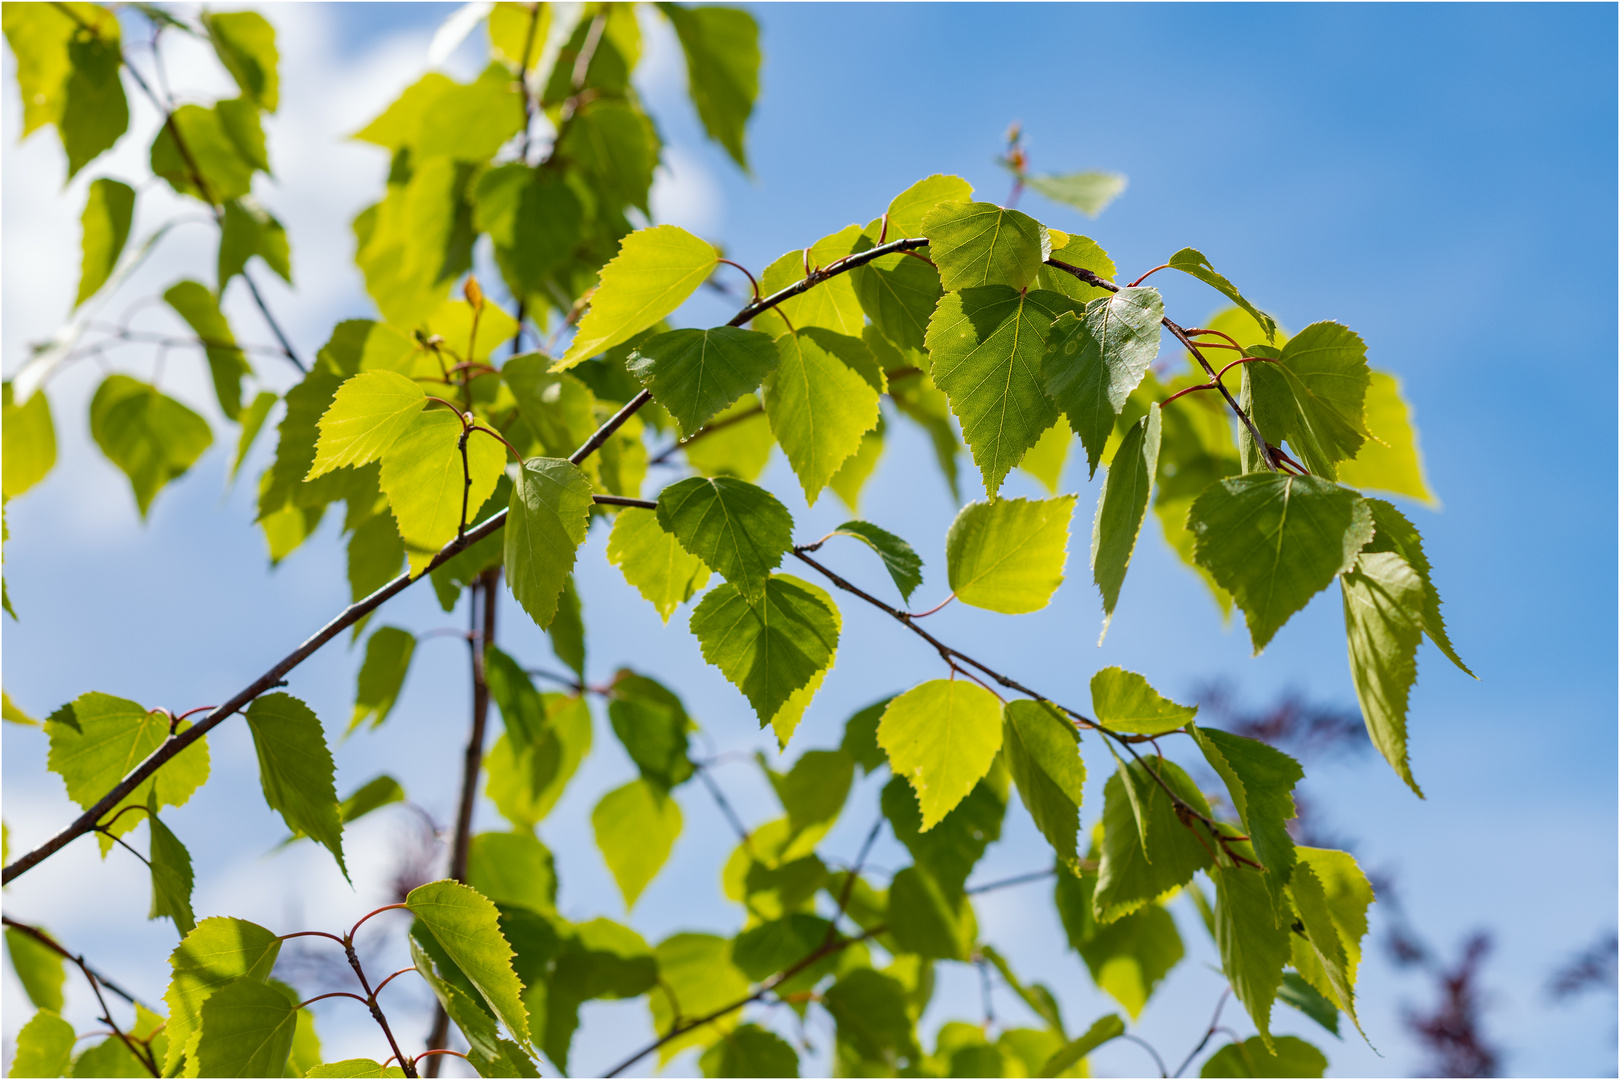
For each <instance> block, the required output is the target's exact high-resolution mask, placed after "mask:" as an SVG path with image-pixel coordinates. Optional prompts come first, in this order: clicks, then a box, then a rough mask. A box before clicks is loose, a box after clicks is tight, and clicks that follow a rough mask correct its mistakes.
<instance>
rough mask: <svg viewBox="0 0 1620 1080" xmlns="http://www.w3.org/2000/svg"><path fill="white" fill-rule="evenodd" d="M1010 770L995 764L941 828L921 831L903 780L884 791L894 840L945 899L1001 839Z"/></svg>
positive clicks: (914, 804) (958, 889) (896, 778)
mask: <svg viewBox="0 0 1620 1080" xmlns="http://www.w3.org/2000/svg"><path fill="white" fill-rule="evenodd" d="M1007 782H1008V770H1007V769H1005V768H1003V767H1001V766H1000V765H999V764H997V761H996V759H992V761H991V765H990V770H989V772H987V773H986V774H985V777H984V779H982V780H980V781H979V782H978V783H977V784H975V785H974V786H973V790H971V791H969V792H968V793H967V797H966V798H964V799H963V800H962V801H961V802H959V803H957V804H956V807H955V809H953V810H951V811H950V812H949V813H948V814H946V815H945V816H944V818H942V819H941V820H940V821H939V822H938V823H937V824H935V825H934V826H932V827H931V828H929V829H928V830H927V831H924V830H923V818H922V810H921V808H920V807H919V806H918V799H917V796H916V791H915V789H914V788H913V787H912V786H911V784H910V782H909V781H907V780H906V779H905V778H903V777H901V776H898V775H897V776H893V777H891V778H890V780H889V782H888V783H887V784H885V785H884V787H883V795H882V798H881V800H880V802H881V805H882V809H883V816H884V817H886V818H888V819H889V825H890V826H891V827H892V828H893V829H894V836H895V839H896V840H899V841H900V842H901V843H902V844H904V845H905V847H906V850H907V851H909V852H911V857H912V859H913V860H915V861H916V863H917V865H918V866H920V867H922V868H923V869H924V870H927V871H928V873H929V875H930V876H931V877H932V878H933V879H934V880H935V881H937V882H938V883H939V885H940V888H942V889H944V890H945V892H946V894H947V895H952V894H955V893H958V892H961V891H962V888H963V887H964V885H965V884H966V883H967V879H968V875H969V874H971V873H972V872H973V867H974V866H975V865H976V864H977V863H978V861H979V859H980V858H981V857H983V855H984V852H985V849H986V847H988V846H989V845H990V844H993V843H995V841H996V840H997V839H998V838H999V837H1000V836H1001V826H1002V822H1003V820H1004V819H1005V817H1006V813H1007V799H1008V797H1009V792H1008V784H1007Z"/></svg>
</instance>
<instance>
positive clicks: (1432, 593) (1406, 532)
mask: <svg viewBox="0 0 1620 1080" xmlns="http://www.w3.org/2000/svg"><path fill="white" fill-rule="evenodd" d="M1367 505H1368V506H1370V507H1372V515H1373V525H1374V528H1375V532H1374V533H1373V538H1372V541H1371V543H1369V544H1368V545H1367V546H1366V547H1365V548H1363V549H1362V552H1363V554H1368V555H1370V554H1373V553H1376V552H1380V551H1391V552H1394V553H1396V554H1398V555H1399V556H1400V557H1401V558H1402V559H1404V560H1405V561H1406V564H1407V565H1408V566H1410V567H1411V568H1412V572H1413V573H1414V574H1416V575H1417V576H1418V580H1419V581H1421V582H1422V583H1423V612H1422V621H1423V632H1424V633H1425V634H1428V635H1429V640H1431V641H1433V642H1434V644H1435V647H1436V648H1438V649H1439V650H1440V651H1441V652H1443V653H1445V654H1446V659H1448V660H1450V661H1451V662H1452V663H1453V664H1456V665H1457V666H1458V667H1459V668H1461V669H1462V671H1463V673H1464V674H1466V675H1473V674H1474V673H1473V672H1472V671H1469V670H1468V665H1467V664H1465V663H1463V662H1462V659H1461V658H1460V657H1459V656H1458V655H1457V651H1456V650H1455V649H1453V648H1452V647H1451V639H1450V637H1449V636H1448V635H1447V634H1446V621H1445V619H1444V618H1442V617H1441V615H1440V592H1439V590H1437V589H1436V588H1435V587H1434V581H1433V579H1432V577H1431V573H1430V569H1429V558H1428V556H1427V555H1425V554H1424V553H1423V537H1421V536H1419V535H1418V531H1417V528H1416V527H1415V526H1414V525H1413V524H1412V523H1411V522H1410V521H1408V520H1407V518H1406V515H1404V514H1402V513H1401V512H1400V511H1399V510H1397V509H1395V507H1393V506H1391V505H1390V504H1389V503H1387V502H1385V501H1384V500H1382V499H1368V500H1367Z"/></svg>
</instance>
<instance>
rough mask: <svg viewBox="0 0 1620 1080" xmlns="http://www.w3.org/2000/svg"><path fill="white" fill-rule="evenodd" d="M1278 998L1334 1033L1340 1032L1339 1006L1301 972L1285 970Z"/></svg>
mask: <svg viewBox="0 0 1620 1080" xmlns="http://www.w3.org/2000/svg"><path fill="white" fill-rule="evenodd" d="M1277 1000H1278V1001H1280V1002H1282V1003H1283V1004H1284V1005H1292V1006H1293V1007H1294V1008H1296V1009H1298V1010H1299V1011H1300V1012H1302V1013H1304V1014H1305V1015H1306V1016H1308V1017H1310V1018H1311V1019H1312V1020H1315V1021H1316V1022H1317V1023H1318V1024H1321V1025H1322V1026H1323V1027H1324V1028H1326V1029H1327V1030H1329V1031H1331V1032H1332V1033H1333V1034H1335V1035H1337V1034H1338V1033H1339V1007H1338V1006H1337V1005H1335V1004H1333V1002H1331V1001H1329V1000H1328V999H1327V998H1325V997H1323V996H1322V995H1321V994H1320V993H1319V992H1318V991H1317V989H1316V987H1314V986H1312V985H1311V984H1310V983H1308V982H1306V981H1305V979H1304V978H1303V977H1302V976H1301V975H1300V973H1299V972H1297V971H1285V972H1283V981H1282V986H1281V987H1279V988H1278V990H1277ZM1283 1037H1284V1038H1286V1036H1283Z"/></svg>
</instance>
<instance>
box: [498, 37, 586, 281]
mask: <svg viewBox="0 0 1620 1080" xmlns="http://www.w3.org/2000/svg"><path fill="white" fill-rule="evenodd" d="M496 10H497V11H499V10H501V9H499V8H497V9H496ZM541 10H542V11H549V10H550V9H549V8H542V9H541ZM492 18H493V16H492ZM524 20H525V22H527V20H528V16H527V14H525V15H524ZM473 200H474V201H473V227H474V228H475V229H477V230H478V231H479V232H484V233H488V234H489V238H490V240H491V241H492V242H493V243H494V246H495V261H496V263H497V264H498V265H499V266H500V268H501V275H502V276H503V277H504V278H505V279H506V283H507V285H508V286H509V287H510V288H511V290H512V292H513V294H514V295H515V296H519V297H523V296H530V295H533V294H536V293H540V292H541V290H542V289H543V288H544V287H545V278H546V275H547V274H548V273H549V272H551V271H552V270H554V269H557V267H558V265H559V264H560V263H562V262H563V261H564V260H565V259H567V258H568V256H569V255H570V254H572V253H573V251H574V249H575V248H576V247H578V246H579V242H580V239H581V236H582V233H583V231H584V228H585V207H584V204H583V203H582V202H581V201H580V196H579V194H578V193H577V192H576V191H575V190H574V188H573V187H572V186H571V185H570V184H569V183H568V181H567V179H566V178H565V177H563V176H560V175H559V174H558V173H557V172H556V171H554V170H552V169H546V168H538V169H535V168H530V167H529V166H527V165H525V164H523V163H522V162H510V163H508V164H506V165H496V166H493V167H491V168H490V169H489V170H488V171H487V172H485V173H484V174H483V175H482V176H480V177H479V178H478V185H477V187H476V188H475V190H474V194H473Z"/></svg>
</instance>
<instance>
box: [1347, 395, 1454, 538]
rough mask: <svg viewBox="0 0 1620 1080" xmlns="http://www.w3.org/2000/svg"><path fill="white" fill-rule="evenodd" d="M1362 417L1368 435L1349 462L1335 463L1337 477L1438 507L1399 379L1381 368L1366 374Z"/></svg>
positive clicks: (1360, 485)
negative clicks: (1364, 420)
mask: <svg viewBox="0 0 1620 1080" xmlns="http://www.w3.org/2000/svg"><path fill="white" fill-rule="evenodd" d="M1369 374H1370V376H1371V381H1370V382H1368V384H1367V398H1366V403H1365V409H1364V414H1365V419H1366V428H1367V432H1368V434H1369V435H1370V436H1371V438H1369V439H1368V440H1367V441H1366V442H1364V443H1363V444H1362V446H1361V449H1360V450H1359V451H1357V453H1356V456H1355V457H1354V458H1352V459H1350V460H1349V461H1341V462H1339V480H1340V481H1341V482H1343V483H1346V484H1350V485H1351V486H1353V487H1359V488H1376V489H1377V490H1379V491H1388V492H1392V493H1394V494H1396V495H1405V496H1407V497H1409V498H1413V499H1417V500H1418V501H1419V502H1422V503H1426V504H1428V505H1429V506H1430V507H1433V508H1438V507H1439V505H1440V500H1438V499H1436V498H1435V497H1434V492H1433V491H1431V490H1430V489H1429V479H1428V476H1427V474H1426V473H1425V471H1424V468H1423V455H1422V453H1421V452H1420V451H1419V450H1418V438H1417V425H1415V424H1414V423H1413V422H1412V407H1411V406H1410V405H1408V404H1407V403H1406V398H1405V397H1403V396H1402V394H1401V381H1400V380H1399V379H1397V378H1396V377H1395V376H1393V375H1391V374H1389V373H1388V372H1384V371H1372V372H1370V373H1369Z"/></svg>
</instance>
